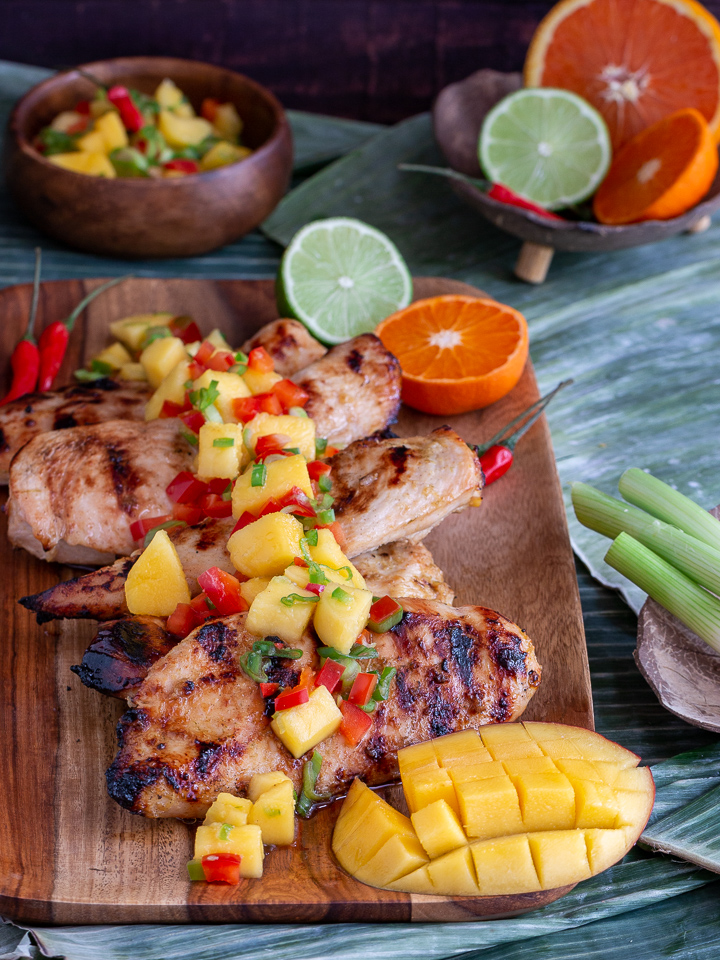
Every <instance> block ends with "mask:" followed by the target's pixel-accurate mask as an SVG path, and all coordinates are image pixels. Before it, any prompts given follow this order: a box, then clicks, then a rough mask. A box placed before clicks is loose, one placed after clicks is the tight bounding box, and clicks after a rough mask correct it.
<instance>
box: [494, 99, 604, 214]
mask: <svg viewBox="0 0 720 960" xmlns="http://www.w3.org/2000/svg"><path fill="white" fill-rule="evenodd" d="M478 155H479V158H480V164H481V166H482V168H483V170H484V172H485V175H486V176H487V177H488V179H490V180H492V181H493V182H494V183H502V184H503V185H504V186H506V187H509V188H510V189H511V190H514V191H515V192H516V193H519V194H520V195H521V196H523V197H526V198H527V199H528V200H532V201H533V202H534V203H537V204H540V206H542V207H545V208H546V209H548V210H558V209H561V208H562V207H568V206H571V205H572V204H574V203H580V202H581V201H582V200H587V198H588V197H591V196H592V195H593V193H595V191H596V190H597V188H598V187H599V186H600V184H601V183H602V181H603V179H604V178H605V174H606V173H607V170H608V167H609V166H610V161H611V159H612V146H611V143H610V134H609V132H608V129H607V126H606V124H605V121H604V120H603V118H602V117H601V115H600V114H599V113H598V111H597V110H596V109H595V108H594V107H592V106H591V105H590V104H589V103H588V102H587V101H586V100H583V98H582V97H579V96H578V95H577V94H575V93H571V92H570V91H569V90H556V89H554V88H552V87H529V88H524V89H522V90H517V91H516V92H515V93H511V94H509V95H508V96H507V97H504V98H503V99H502V100H500V101H499V102H498V103H496V104H495V106H494V107H493V108H492V110H490V112H489V113H488V114H487V116H486V117H485V120H484V121H483V125H482V129H481V131H480V138H479V141H478Z"/></svg>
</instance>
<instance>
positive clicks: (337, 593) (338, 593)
mask: <svg viewBox="0 0 720 960" xmlns="http://www.w3.org/2000/svg"><path fill="white" fill-rule="evenodd" d="M332 598H333V600H339V601H340V603H344V604H345V606H348V605H349V604H351V603H352V594H350V593H348V592H347V591H346V590H343V588H342V587H335V589H334V590H333V592H332Z"/></svg>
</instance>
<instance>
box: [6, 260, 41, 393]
mask: <svg viewBox="0 0 720 960" xmlns="http://www.w3.org/2000/svg"><path fill="white" fill-rule="evenodd" d="M41 262H42V252H41V250H40V247H36V248H35V275H34V277H33V292H32V300H31V302H30V316H29V317H28V324H27V327H26V329H25V334H24V335H23V337H22V339H21V340H19V341H18V343H17V345H16V346H15V349H14V350H13V352H12V356H11V357H10V367H11V368H12V373H13V377H12V384H11V386H10V389H9V391H8V392H7V394H6V395H5V397H3V399H2V400H0V406H2V404H4V403H9V402H10V401H11V400H17V398H18V397H22V396H24V395H25V394H26V393H32V392H33V390H34V389H35V387H36V386H37V380H38V369H39V366H40V354H39V352H38V345H37V343H36V342H35V335H34V333H33V327H34V326H35V315H36V314H37V305H38V296H39V294H40V267H41Z"/></svg>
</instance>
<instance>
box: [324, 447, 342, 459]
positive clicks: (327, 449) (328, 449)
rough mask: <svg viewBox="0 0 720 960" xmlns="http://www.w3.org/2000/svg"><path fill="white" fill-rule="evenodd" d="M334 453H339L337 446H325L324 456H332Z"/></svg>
mask: <svg viewBox="0 0 720 960" xmlns="http://www.w3.org/2000/svg"><path fill="white" fill-rule="evenodd" d="M336 453H339V451H338V448H337V447H331V446H329V445H328V446H327V447H325V456H326V457H334V456H335V454H336Z"/></svg>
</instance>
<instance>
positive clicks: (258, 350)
mask: <svg viewBox="0 0 720 960" xmlns="http://www.w3.org/2000/svg"><path fill="white" fill-rule="evenodd" d="M247 365H248V370H256V371H257V372H258V373H272V372H273V370H274V369H275V361H274V360H273V358H272V357H271V356H270V354H269V353H268V352H267V350H266V349H265V347H253V349H252V350H251V351H250V353H249V354H248V364H247Z"/></svg>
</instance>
